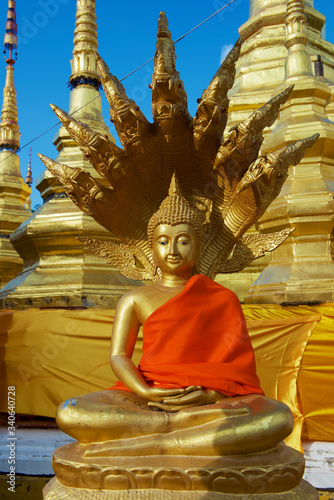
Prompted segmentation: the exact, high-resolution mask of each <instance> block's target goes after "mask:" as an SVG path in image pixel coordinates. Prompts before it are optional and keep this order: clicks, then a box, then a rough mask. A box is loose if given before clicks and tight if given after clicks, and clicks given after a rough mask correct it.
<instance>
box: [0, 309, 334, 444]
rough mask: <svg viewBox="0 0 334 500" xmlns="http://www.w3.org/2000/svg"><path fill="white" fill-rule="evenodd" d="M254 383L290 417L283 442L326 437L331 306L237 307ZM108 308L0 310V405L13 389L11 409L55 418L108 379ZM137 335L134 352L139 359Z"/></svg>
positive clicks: (333, 368)
mask: <svg viewBox="0 0 334 500" xmlns="http://www.w3.org/2000/svg"><path fill="white" fill-rule="evenodd" d="M243 310H244V313H245V316H246V319H247V324H248V328H249V331H250V335H251V338H252V342H253V345H254V349H255V355H256V360H257V369H258V374H259V377H260V380H261V385H262V387H263V389H264V391H265V393H266V395H267V396H269V397H273V398H277V399H279V400H281V401H284V402H285V403H287V404H288V405H289V406H290V408H291V410H292V412H293V415H294V418H295V430H294V433H293V434H292V436H291V437H290V438H289V441H288V444H290V445H291V446H294V447H296V448H297V449H298V447H299V443H300V433H301V431H302V429H303V438H305V439H311V440H324V441H333V440H334V439H333V430H332V429H333V424H334V391H333V389H332V381H333V376H334V321H333V319H334V305H333V304H323V305H320V306H314V307H307V306H295V307H281V306H275V305H244V306H243ZM113 317H114V311H113V310H106V309H105V310H98V309H91V310H64V309H63V310H61V309H58V310H33V309H30V310H26V311H2V312H0V347H1V350H0V360H1V367H0V383H1V406H0V410H1V411H7V387H8V386H9V385H11V386H12V385H13V386H15V387H16V411H17V412H18V413H28V414H35V415H44V416H54V413H55V409H56V406H57V405H58V404H59V403H60V402H61V401H63V400H65V399H68V398H70V397H73V396H75V395H79V394H84V393H87V392H93V391H98V390H103V389H105V388H107V387H110V386H111V385H113V383H114V382H115V377H114V376H113V374H112V371H111V368H110V365H109V347H110V334H111V328H112V322H113ZM140 350H141V339H139V342H138V343H137V346H136V350H135V355H134V358H135V361H137V362H138V361H139V358H140Z"/></svg>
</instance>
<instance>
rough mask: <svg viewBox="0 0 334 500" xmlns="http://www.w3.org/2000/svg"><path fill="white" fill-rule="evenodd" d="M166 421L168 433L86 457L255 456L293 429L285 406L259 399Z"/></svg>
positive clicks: (205, 408) (223, 404)
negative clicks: (253, 454)
mask: <svg viewBox="0 0 334 500" xmlns="http://www.w3.org/2000/svg"><path fill="white" fill-rule="evenodd" d="M233 407H234V410H233ZM161 413H165V412H161ZM167 415H168V416H169V426H168V428H169V432H167V433H158V434H156V433H154V431H153V430H152V431H151V433H150V434H149V435H148V434H147V433H146V434H145V435H142V436H138V437H137V438H131V437H130V438H128V439H120V440H113V441H112V442H109V443H103V445H101V446H96V447H94V450H92V451H91V452H90V453H92V454H93V455H97V456H98V455H99V454H102V455H104V456H106V455H108V456H117V455H122V456H143V455H160V454H162V455H202V456H222V455H235V454H246V453H257V452H260V451H263V450H268V449H270V448H274V447H275V446H276V445H277V444H278V443H279V442H280V441H282V440H283V439H284V438H285V437H286V436H288V435H289V434H290V432H291V431H292V428H293V418H292V415H291V412H290V410H289V408H288V407H287V406H286V405H284V404H283V403H280V402H278V401H275V400H272V399H269V398H265V397H264V396H259V395H250V396H243V397H234V398H226V399H224V400H222V401H221V402H219V403H215V404H212V405H207V406H200V407H194V408H187V409H185V410H181V411H180V412H178V413H169V414H167ZM186 423H188V424H189V425H188V426H187V425H186Z"/></svg>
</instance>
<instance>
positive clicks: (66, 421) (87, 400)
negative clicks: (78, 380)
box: [56, 390, 168, 443]
mask: <svg viewBox="0 0 334 500" xmlns="http://www.w3.org/2000/svg"><path fill="white" fill-rule="evenodd" d="M56 421H57V425H58V427H59V428H60V429H61V430H62V431H63V432H65V433H66V434H68V435H69V436H72V437H73V438H75V439H77V440H78V441H79V442H81V443H92V442H101V441H109V440H113V439H122V438H129V437H137V436H144V435H146V434H151V433H165V432H167V430H168V416H167V414H166V413H165V412H162V411H158V410H154V409H152V408H150V407H149V406H148V405H147V401H146V400H144V399H143V398H141V397H140V396H137V395H136V394H134V393H132V392H127V391H122V390H107V391H101V392H92V393H90V394H85V395H83V396H78V397H76V398H71V399H69V400H67V401H64V402H63V403H61V404H60V405H59V406H58V409H57V413H56Z"/></svg>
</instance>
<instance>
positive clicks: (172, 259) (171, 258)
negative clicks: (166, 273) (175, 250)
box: [167, 257, 181, 263]
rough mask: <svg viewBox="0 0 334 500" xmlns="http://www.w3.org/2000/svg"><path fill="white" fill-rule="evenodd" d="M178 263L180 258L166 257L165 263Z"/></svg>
mask: <svg viewBox="0 0 334 500" xmlns="http://www.w3.org/2000/svg"><path fill="white" fill-rule="evenodd" d="M180 261H181V257H167V262H171V263H176V262H180Z"/></svg>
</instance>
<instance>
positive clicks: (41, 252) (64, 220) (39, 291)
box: [0, 0, 133, 308]
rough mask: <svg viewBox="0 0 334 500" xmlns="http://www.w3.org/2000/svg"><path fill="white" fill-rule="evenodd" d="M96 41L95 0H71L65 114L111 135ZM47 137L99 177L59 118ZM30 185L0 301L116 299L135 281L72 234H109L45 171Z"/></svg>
mask: <svg viewBox="0 0 334 500" xmlns="http://www.w3.org/2000/svg"><path fill="white" fill-rule="evenodd" d="M97 47H98V40H97V25H96V6H95V1H94V0H77V3H76V23H75V31H74V48H73V58H72V61H71V68H72V72H71V75H70V78H69V83H70V99H69V114H73V116H74V117H75V118H76V119H77V120H81V119H82V120H84V121H85V123H86V124H87V125H88V126H89V127H90V128H91V129H93V130H94V131H96V132H99V133H101V134H103V135H108V136H109V138H110V137H111V136H110V132H109V130H108V128H107V126H106V124H105V123H104V121H103V117H102V108H101V98H100V94H99V87H100V83H101V81H100V76H99V73H98V70H97V66H96V58H95V54H96V52H97ZM55 104H57V103H55ZM53 142H54V145H55V146H56V148H57V150H58V152H59V155H58V157H57V161H58V162H60V163H65V164H66V165H68V166H70V167H79V168H83V169H85V170H87V171H88V172H90V174H91V175H93V177H95V178H98V180H99V182H101V183H102V184H103V182H104V180H103V179H101V177H98V175H97V173H96V171H95V169H94V168H93V167H92V166H91V165H90V163H89V162H88V160H87V159H86V158H85V157H84V155H83V154H82V152H81V150H80V148H79V145H78V143H77V142H75V141H74V140H73V139H72V137H71V136H70V135H69V133H68V131H67V130H66V128H65V126H63V125H62V126H61V127H60V129H59V131H58V133H57V134H56V136H55V137H54V141H53ZM36 187H37V189H38V190H39V191H40V193H41V196H42V198H43V205H42V206H41V207H40V208H39V209H38V210H37V211H36V212H34V214H33V216H32V217H31V219H30V220H29V223H28V224H25V225H23V226H21V227H20V228H19V229H17V230H16V232H15V235H14V236H13V238H12V240H13V245H14V246H15V248H16V249H17V250H18V251H19V252H20V255H21V257H22V258H23V259H24V264H25V270H24V271H23V273H22V274H21V275H20V276H19V277H18V278H17V279H16V280H13V281H11V282H10V283H8V285H7V286H6V287H5V288H4V290H2V292H1V294H0V299H1V300H2V305H3V307H10V308H25V307H72V306H74V307H82V306H84V307H85V306H87V307H94V306H97V307H114V306H115V305H116V304H117V302H118V300H119V297H120V296H121V295H123V294H124V292H125V291H127V290H129V289H130V288H132V287H133V282H132V281H131V280H128V279H126V278H124V277H122V276H121V275H120V274H119V273H118V271H116V270H113V268H112V267H111V266H110V265H107V264H104V263H103V261H102V262H101V259H99V258H98V257H96V256H94V255H93V254H88V253H85V252H84V251H83V246H82V243H81V242H80V241H79V239H78V238H79V237H94V238H98V239H100V240H106V241H109V240H111V239H112V236H111V235H110V233H108V232H107V230H105V229H104V228H103V227H102V226H100V225H98V224H97V223H96V222H95V221H94V220H93V219H92V218H91V217H89V216H87V215H85V214H83V213H82V212H81V210H79V209H78V208H77V207H76V205H75V204H74V203H73V202H72V201H71V200H70V198H68V196H67V195H66V193H65V191H64V188H63V186H62V185H61V184H60V183H59V181H58V180H57V179H56V178H55V177H54V176H53V175H51V174H50V173H49V172H48V171H44V172H43V173H42V174H41V175H40V177H39V178H38V179H37V181H36Z"/></svg>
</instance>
